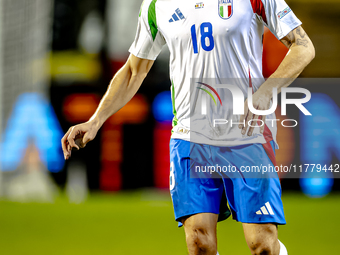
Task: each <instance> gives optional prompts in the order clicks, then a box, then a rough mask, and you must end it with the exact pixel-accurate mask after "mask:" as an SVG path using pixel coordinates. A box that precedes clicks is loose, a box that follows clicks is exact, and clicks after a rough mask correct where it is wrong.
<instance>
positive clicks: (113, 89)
mask: <svg viewBox="0 0 340 255" xmlns="http://www.w3.org/2000/svg"><path fill="white" fill-rule="evenodd" d="M153 63H154V61H153V60H148V59H143V58H138V57H136V56H134V55H133V54H131V55H130V57H129V58H128V60H127V61H126V63H125V65H124V66H123V67H122V68H121V69H120V70H119V71H118V72H117V73H116V75H115V76H114V77H113V79H112V80H111V82H110V85H109V86H108V89H107V91H106V93H105V95H104V96H103V98H102V100H101V101H100V104H99V106H98V108H97V110H96V112H95V113H94V114H93V116H92V117H91V118H90V120H89V121H87V122H85V123H82V124H79V125H76V126H73V127H71V128H70V129H69V130H68V131H67V132H66V134H65V135H64V137H63V138H62V139H61V144H62V149H63V153H64V158H65V159H69V158H70V157H71V151H72V148H77V149H78V150H79V149H80V148H79V147H81V148H83V147H85V145H86V144H87V143H88V142H90V141H92V140H93V139H94V138H95V136H96V134H97V132H98V130H99V129H100V127H101V126H102V125H103V123H104V122H105V121H106V120H107V119H108V118H109V117H110V116H111V115H112V114H114V113H116V112H117V111H119V110H120V109H121V108H122V107H123V106H124V105H125V104H127V103H128V102H129V101H130V100H131V98H132V97H133V96H134V95H135V94H136V93H137V91H138V89H139V87H140V86H141V84H142V82H143V80H144V78H145V77H146V75H147V74H148V72H149V70H150V68H151V67H152V65H153ZM76 137H77V138H81V139H82V140H81V142H80V146H78V145H77V144H76V143H75V139H76Z"/></svg>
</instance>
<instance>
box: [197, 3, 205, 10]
mask: <svg viewBox="0 0 340 255" xmlns="http://www.w3.org/2000/svg"><path fill="white" fill-rule="evenodd" d="M202 8H204V3H197V4H195V9H202Z"/></svg>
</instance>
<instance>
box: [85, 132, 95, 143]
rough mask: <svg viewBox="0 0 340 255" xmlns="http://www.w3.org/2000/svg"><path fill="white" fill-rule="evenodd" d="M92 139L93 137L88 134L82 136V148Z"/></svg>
mask: <svg viewBox="0 0 340 255" xmlns="http://www.w3.org/2000/svg"><path fill="white" fill-rule="evenodd" d="M93 138H94V137H93V135H91V134H90V132H86V133H85V135H84V137H83V145H84V147H85V146H86V144H87V143H88V142H90V141H92V140H93Z"/></svg>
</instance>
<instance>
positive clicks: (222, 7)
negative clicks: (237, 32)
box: [218, 0, 234, 19]
mask: <svg viewBox="0 0 340 255" xmlns="http://www.w3.org/2000/svg"><path fill="white" fill-rule="evenodd" d="M233 9H234V8H233V0H218V15H219V16H220V17H221V18H222V19H229V18H230V17H231V16H232V15H233Z"/></svg>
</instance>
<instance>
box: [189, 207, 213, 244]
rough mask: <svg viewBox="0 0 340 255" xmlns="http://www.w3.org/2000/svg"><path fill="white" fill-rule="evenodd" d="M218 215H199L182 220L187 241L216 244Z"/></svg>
mask: <svg viewBox="0 0 340 255" xmlns="http://www.w3.org/2000/svg"><path fill="white" fill-rule="evenodd" d="M217 220H218V214H214V213H198V214H194V215H191V216H188V217H185V218H183V219H182V223H183V226H184V230H185V235H186V238H187V241H190V240H192V239H195V238H199V239H203V240H201V241H204V242H209V243H212V242H213V243H214V244H216V239H217V237H216V226H217Z"/></svg>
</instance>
